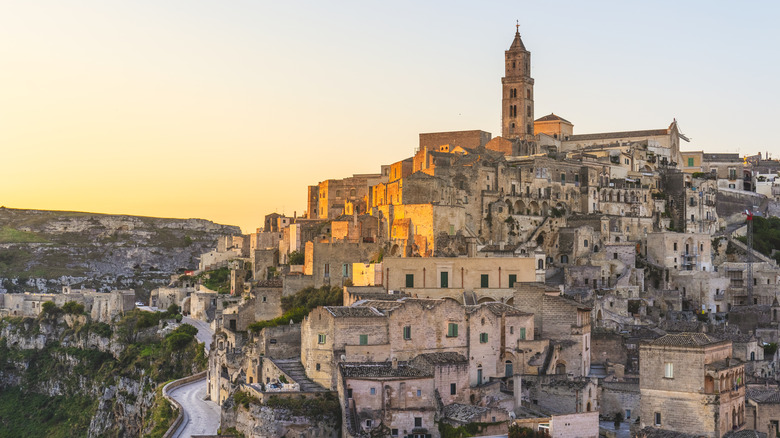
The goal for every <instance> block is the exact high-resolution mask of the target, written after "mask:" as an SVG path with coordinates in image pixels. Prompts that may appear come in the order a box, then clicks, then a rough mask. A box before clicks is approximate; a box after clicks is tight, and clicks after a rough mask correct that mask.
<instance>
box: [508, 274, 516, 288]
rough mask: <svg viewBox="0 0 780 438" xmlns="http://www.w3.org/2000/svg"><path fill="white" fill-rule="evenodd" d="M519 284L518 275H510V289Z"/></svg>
mask: <svg viewBox="0 0 780 438" xmlns="http://www.w3.org/2000/svg"><path fill="white" fill-rule="evenodd" d="M515 283H517V274H509V287H513V286H514V285H515Z"/></svg>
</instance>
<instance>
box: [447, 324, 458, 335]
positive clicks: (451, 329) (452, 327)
mask: <svg viewBox="0 0 780 438" xmlns="http://www.w3.org/2000/svg"><path fill="white" fill-rule="evenodd" d="M457 336H458V324H455V323H454V322H451V323H449V325H447V337H448V338H455V337H457Z"/></svg>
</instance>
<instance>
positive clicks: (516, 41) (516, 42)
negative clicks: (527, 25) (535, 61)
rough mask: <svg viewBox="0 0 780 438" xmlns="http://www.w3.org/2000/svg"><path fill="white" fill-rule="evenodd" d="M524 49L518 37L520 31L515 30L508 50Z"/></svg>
mask: <svg viewBox="0 0 780 438" xmlns="http://www.w3.org/2000/svg"><path fill="white" fill-rule="evenodd" d="M517 49H519V50H523V51H526V50H525V45H524V44H523V40H522V39H521V38H520V32H519V31H518V32H515V39H514V40H513V41H512V45H511V46H509V50H517Z"/></svg>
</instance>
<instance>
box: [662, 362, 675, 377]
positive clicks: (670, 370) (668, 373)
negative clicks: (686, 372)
mask: <svg viewBox="0 0 780 438" xmlns="http://www.w3.org/2000/svg"><path fill="white" fill-rule="evenodd" d="M664 377H666V378H667V379H673V378H674V364H673V363H671V362H666V363H665V364H664Z"/></svg>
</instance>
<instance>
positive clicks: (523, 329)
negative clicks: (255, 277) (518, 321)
mask: <svg viewBox="0 0 780 438" xmlns="http://www.w3.org/2000/svg"><path fill="white" fill-rule="evenodd" d="M520 339H525V327H520Z"/></svg>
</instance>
